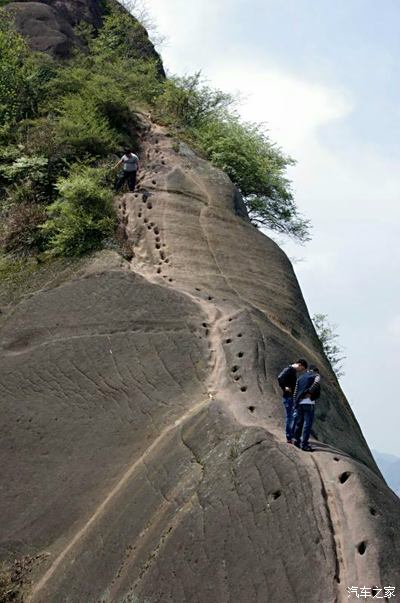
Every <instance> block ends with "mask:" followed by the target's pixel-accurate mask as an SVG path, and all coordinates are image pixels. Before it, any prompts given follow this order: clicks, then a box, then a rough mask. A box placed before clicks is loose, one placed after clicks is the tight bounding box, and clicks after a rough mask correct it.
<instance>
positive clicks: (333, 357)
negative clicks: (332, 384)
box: [312, 314, 346, 379]
mask: <svg viewBox="0 0 400 603" xmlns="http://www.w3.org/2000/svg"><path fill="white" fill-rule="evenodd" d="M312 321H313V323H314V327H315V330H316V332H317V335H318V338H319V340H320V342H321V344H322V347H323V350H324V352H325V355H326V357H327V359H328V360H329V362H330V365H331V367H332V369H333V371H334V372H335V374H336V377H337V378H338V379H340V377H343V376H344V374H345V373H344V370H343V362H344V360H345V359H346V356H345V355H344V354H343V347H342V346H341V345H340V344H339V342H338V340H339V335H338V334H337V333H336V332H335V330H336V328H337V326H336V325H333V324H331V323H330V322H329V320H328V316H327V314H314V316H313V317H312Z"/></svg>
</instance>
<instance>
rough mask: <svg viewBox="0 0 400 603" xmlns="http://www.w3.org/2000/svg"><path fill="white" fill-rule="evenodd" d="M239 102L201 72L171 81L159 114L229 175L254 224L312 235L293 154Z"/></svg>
mask: <svg viewBox="0 0 400 603" xmlns="http://www.w3.org/2000/svg"><path fill="white" fill-rule="evenodd" d="M234 107H235V103H234V100H233V98H232V97H231V96H230V95H228V94H225V93H223V92H221V91H219V90H213V89H211V88H209V87H208V86H206V85H204V84H202V82H201V78H200V74H196V75H195V76H192V77H186V78H176V79H170V80H169V81H167V82H166V84H165V86H164V92H163V94H162V95H161V96H159V97H158V99H157V103H156V115H157V117H158V119H159V120H160V121H163V122H164V123H166V124H167V125H168V126H169V127H171V128H174V129H175V131H176V133H177V134H180V135H181V136H182V135H183V136H184V137H185V138H186V139H187V140H188V142H189V143H191V144H192V145H194V146H195V147H197V148H198V149H200V150H201V151H202V152H203V154H204V155H205V156H206V158H207V159H209V160H210V161H211V162H212V163H213V164H214V165H216V166H217V167H220V168H221V169H223V170H224V171H225V172H226V173H227V174H228V175H229V176H230V178H231V180H232V181H233V182H234V183H235V184H236V185H237V186H238V188H239V189H240V191H241V193H242V195H243V197H244V200H245V203H246V205H247V209H248V211H249V215H250V217H251V218H252V220H253V222H254V223H255V224H258V225H260V226H265V227H267V228H270V229H272V230H275V231H277V232H281V233H284V234H287V235H289V236H292V237H293V238H295V239H297V240H298V241H300V242H305V241H307V240H309V238H310V237H309V229H310V223H309V221H308V220H305V219H304V218H303V217H302V216H301V215H300V214H299V213H298V210H297V208H296V204H295V202H294V199H293V194H292V192H291V187H290V181H289V180H288V178H287V176H286V169H287V167H288V166H290V165H294V163H295V162H294V160H293V159H291V158H290V157H288V156H287V155H285V154H284V153H283V152H282V151H281V150H280V149H279V148H277V147H276V146H275V145H274V144H273V143H272V142H271V141H270V140H269V138H268V137H267V136H266V134H265V132H264V130H263V127H262V125H260V124H252V123H246V122H242V121H241V120H240V118H239V117H238V115H237V113H236V111H235V108H234Z"/></svg>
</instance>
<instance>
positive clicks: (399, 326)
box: [386, 314, 400, 344]
mask: <svg viewBox="0 0 400 603" xmlns="http://www.w3.org/2000/svg"><path fill="white" fill-rule="evenodd" d="M386 334H387V335H388V336H389V338H390V340H392V342H394V343H397V344H400V314H397V316H394V317H393V318H392V319H391V320H390V321H389V323H388V324H387V326H386Z"/></svg>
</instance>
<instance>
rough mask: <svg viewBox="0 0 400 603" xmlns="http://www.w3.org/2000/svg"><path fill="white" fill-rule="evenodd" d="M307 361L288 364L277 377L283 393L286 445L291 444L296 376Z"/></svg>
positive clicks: (304, 369)
mask: <svg viewBox="0 0 400 603" xmlns="http://www.w3.org/2000/svg"><path fill="white" fill-rule="evenodd" d="M307 366H308V364H307V361H306V360H304V358H300V360H297V362H294V363H293V364H290V365H289V366H287V367H286V368H284V369H283V370H282V371H281V372H280V373H279V375H278V383H279V385H280V387H281V389H282V393H283V404H284V406H285V412H286V425H285V431H286V440H287V442H288V444H291V443H292V437H293V411H294V404H293V395H294V391H295V389H296V383H297V376H298V375H299V374H302V373H304V372H305V371H306V369H307Z"/></svg>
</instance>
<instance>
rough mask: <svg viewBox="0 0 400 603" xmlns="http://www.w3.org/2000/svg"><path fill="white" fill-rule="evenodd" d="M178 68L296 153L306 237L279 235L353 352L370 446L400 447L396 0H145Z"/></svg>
mask: <svg viewBox="0 0 400 603" xmlns="http://www.w3.org/2000/svg"><path fill="white" fill-rule="evenodd" d="M146 7H147V9H148V11H149V13H150V15H151V17H152V18H153V20H154V22H155V24H156V26H157V29H158V32H159V34H161V35H162V36H165V41H164V43H163V44H162V45H161V47H160V51H161V54H162V58H163V61H164V65H165V67H166V69H167V71H168V72H169V73H170V74H177V75H185V74H192V73H194V72H197V71H199V70H200V71H202V73H203V75H204V77H205V78H206V79H207V80H208V83H209V84H210V85H212V86H215V87H216V88H220V89H222V90H224V91H227V92H231V93H233V94H235V95H237V97H238V98H241V105H240V107H239V110H240V113H241V115H242V117H243V118H244V119H246V120H250V121H257V122H262V123H265V127H266V129H267V131H268V134H269V136H270V138H271V140H273V141H274V142H276V143H277V145H278V146H280V147H281V148H282V149H283V150H284V151H285V152H286V153H288V154H290V155H291V156H292V157H293V158H294V159H296V160H297V164H296V166H295V167H293V168H290V170H289V176H290V178H291V180H292V183H293V191H294V194H295V200H296V203H297V205H298V207H299V209H300V211H301V213H302V214H304V216H306V217H308V218H310V219H311V221H312V224H313V232H312V241H311V242H310V243H307V244H306V245H305V246H300V245H296V244H294V243H292V242H288V241H285V240H283V239H279V242H280V244H282V246H283V248H284V249H285V251H286V252H287V253H288V255H289V257H290V258H292V259H294V260H295V264H294V268H295V271H296V274H297V277H298V279H299V282H300V286H301V288H302V291H303V294H304V297H305V299H306V302H307V305H308V308H309V311H310V314H311V315H312V314H315V313H323V314H327V315H328V318H329V321H330V322H331V323H333V324H336V325H337V328H336V331H337V333H338V335H339V337H340V343H341V344H342V345H343V347H344V348H345V355H346V361H345V367H344V368H345V373H346V374H345V376H344V377H343V378H342V379H341V385H342V387H343V389H344V392H345V393H346V395H347V397H348V399H349V402H350V404H351V406H352V409H353V411H354V413H355V415H356V417H357V419H358V421H359V423H360V426H361V428H362V430H363V433H364V435H365V437H366V439H367V441H368V443H369V445H370V446H371V447H372V448H374V449H376V450H379V451H382V452H386V453H391V454H395V455H398V456H400V438H399V437H398V430H399V429H398V426H399V423H400V399H399V394H398V385H397V382H396V375H397V374H398V371H399V369H398V367H397V364H398V360H400V306H399V303H398V300H399V297H400V295H399V294H400V278H399V268H400V249H399V239H400V204H399V196H400V195H399V192H400V146H399V139H400V104H399V102H398V99H399V93H400V63H399V61H398V56H399V54H400V38H399V36H398V23H399V20H400V3H399V2H398V0H382V2H379V3H378V2H376V0H336V1H335V2H332V0H329V1H328V0H214V1H213V2H211V1H210V0H208V1H207V0H205V1H203V2H198V1H197V0H169V1H168V2H165V0H147V1H146Z"/></svg>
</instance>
